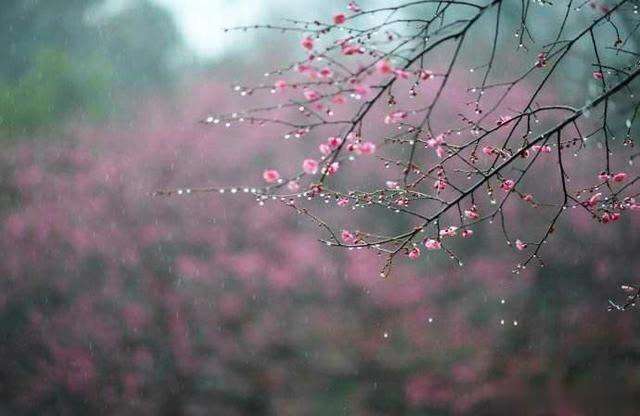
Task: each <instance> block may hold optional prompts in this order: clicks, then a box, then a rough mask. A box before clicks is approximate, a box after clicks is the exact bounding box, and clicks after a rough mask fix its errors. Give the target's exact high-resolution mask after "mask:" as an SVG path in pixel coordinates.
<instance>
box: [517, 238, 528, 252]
mask: <svg viewBox="0 0 640 416" xmlns="http://www.w3.org/2000/svg"><path fill="white" fill-rule="evenodd" d="M516 248H517V249H518V250H520V251H522V250H524V249H525V248H527V243H523V242H522V241H520V239H518V240H516Z"/></svg>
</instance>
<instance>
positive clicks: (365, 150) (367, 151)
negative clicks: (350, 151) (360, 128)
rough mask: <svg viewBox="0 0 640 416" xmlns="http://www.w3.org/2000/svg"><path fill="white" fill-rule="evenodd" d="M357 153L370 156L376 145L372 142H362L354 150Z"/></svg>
mask: <svg viewBox="0 0 640 416" xmlns="http://www.w3.org/2000/svg"><path fill="white" fill-rule="evenodd" d="M356 150H357V153H358V154H361V155H372V154H374V153H375V151H376V145H375V144H374V143H372V142H364V143H361V144H360V145H358V147H357V148H356Z"/></svg>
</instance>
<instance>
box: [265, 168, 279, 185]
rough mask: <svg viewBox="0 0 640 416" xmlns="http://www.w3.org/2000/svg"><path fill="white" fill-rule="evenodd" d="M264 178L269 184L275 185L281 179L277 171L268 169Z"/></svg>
mask: <svg viewBox="0 0 640 416" xmlns="http://www.w3.org/2000/svg"><path fill="white" fill-rule="evenodd" d="M262 178H263V179H264V180H265V182H267V183H274V182H276V181H277V180H278V179H280V173H279V172H278V171H277V170H275V169H268V170H265V171H264V172H263V173H262Z"/></svg>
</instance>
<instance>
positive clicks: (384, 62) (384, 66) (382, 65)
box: [376, 59, 394, 75]
mask: <svg viewBox="0 0 640 416" xmlns="http://www.w3.org/2000/svg"><path fill="white" fill-rule="evenodd" d="M376 69H377V70H378V72H379V73H381V74H382V75H388V74H390V73H392V72H393V71H394V68H393V65H391V62H389V60H388V59H381V60H379V61H378V62H377V63H376Z"/></svg>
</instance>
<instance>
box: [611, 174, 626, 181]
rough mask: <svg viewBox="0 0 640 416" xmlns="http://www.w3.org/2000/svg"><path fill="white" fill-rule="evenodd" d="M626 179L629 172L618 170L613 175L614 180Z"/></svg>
mask: <svg viewBox="0 0 640 416" xmlns="http://www.w3.org/2000/svg"><path fill="white" fill-rule="evenodd" d="M625 179H627V174H626V173H624V172H618V173H616V174H615V175H613V181H614V182H624V180H625Z"/></svg>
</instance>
